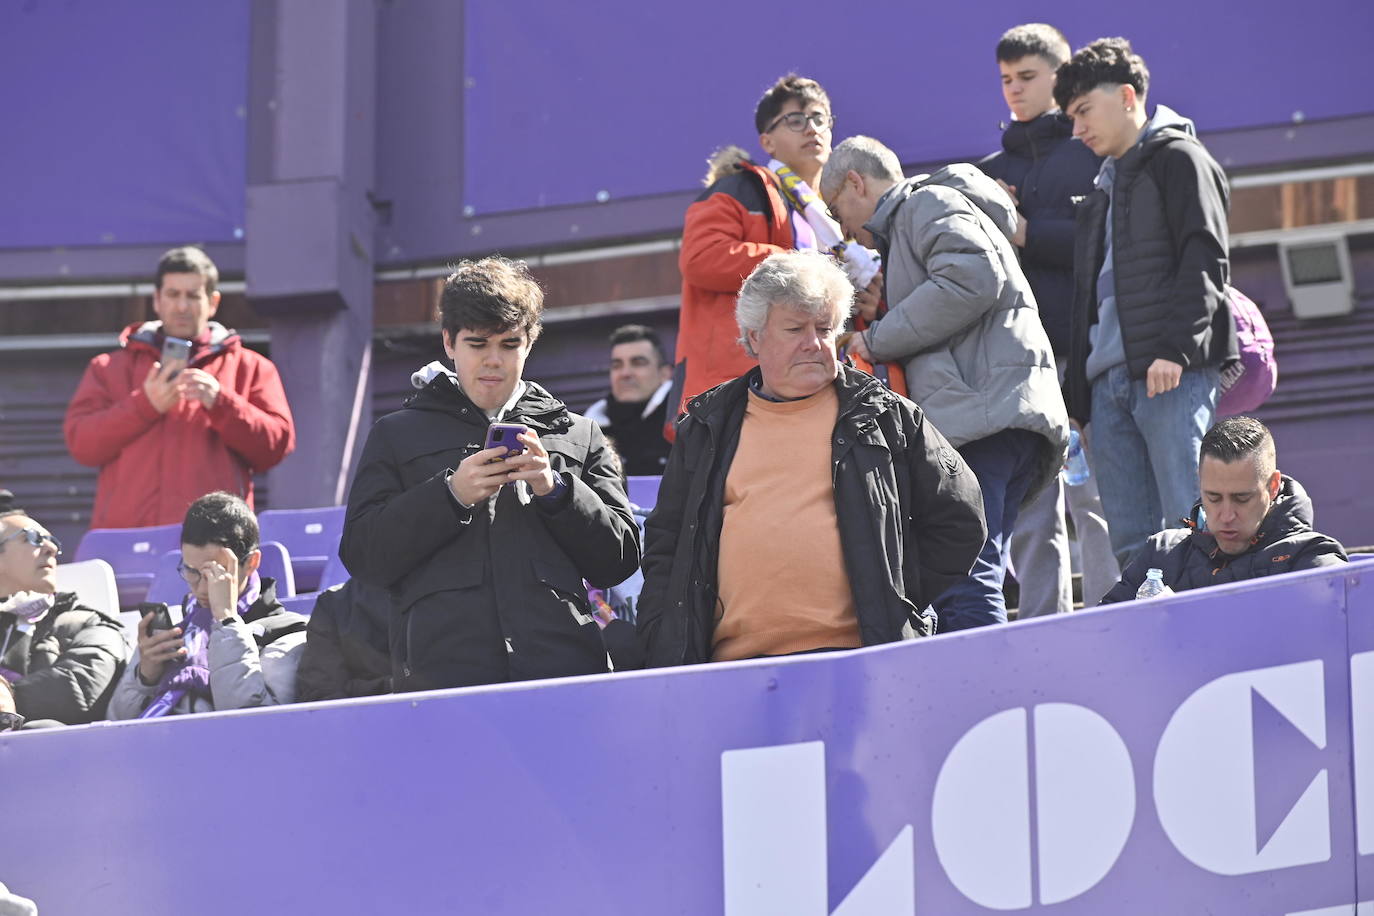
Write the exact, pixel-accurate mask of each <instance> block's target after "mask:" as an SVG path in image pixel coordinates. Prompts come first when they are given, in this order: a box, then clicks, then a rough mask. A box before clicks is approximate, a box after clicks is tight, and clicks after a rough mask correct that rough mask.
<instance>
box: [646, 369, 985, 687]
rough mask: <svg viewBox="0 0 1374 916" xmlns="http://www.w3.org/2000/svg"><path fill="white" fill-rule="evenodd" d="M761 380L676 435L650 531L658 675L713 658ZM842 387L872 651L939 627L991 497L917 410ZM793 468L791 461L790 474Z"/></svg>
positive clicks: (735, 390)
mask: <svg viewBox="0 0 1374 916" xmlns="http://www.w3.org/2000/svg"><path fill="white" fill-rule="evenodd" d="M758 377H759V370H758V369H753V370H751V371H750V372H749V373H748V374H747V375H743V376H741V377H739V378H737V379H734V380H733V381H730V382H726V383H725V384H724V385H721V386H719V387H717V388H714V389H712V390H711V391H708V392H706V393H705V394H702V395H699V396H698V397H695V398H693V399H692V401H691V404H690V405H689V407H688V410H687V415H686V417H684V418H683V420H682V421H681V422H680V423H679V425H678V429H677V441H676V443H675V444H674V445H673V451H672V453H671V454H670V455H669V457H668V468H667V470H666V471H664V475H663V483H662V485H661V486H660V487H659V491H658V504H657V506H655V508H654V511H653V514H652V515H650V516H649V519H648V522H647V523H646V525H645V543H646V548H645V554H644V588H643V590H642V591H641V592H640V595H639V612H638V616H637V621H636V622H637V626H638V629H639V634H640V638H641V640H642V642H643V643H644V646H645V649H646V652H647V656H648V664H649V665H650V666H655V667H656V666H664V665H681V664H694V663H698V662H708V661H710V660H711V651H712V645H713V640H712V635H713V632H714V629H715V610H716V587H717V578H716V575H717V567H718V560H719V549H720V532H721V525H722V524H723V521H724V515H725V509H724V492H725V479H726V476H727V475H728V474H729V471H730V464H731V462H732V461H733V460H734V456H735V451H736V449H737V448H738V446H739V437H740V428H741V426H742V424H743V422H744V411H745V406H746V404H747V402H748V390H749V384H750V382H751V381H752V380H754V379H757V378H758ZM835 388H836V393H837V394H838V396H839V416H838V417H837V419H836V421H835V430H834V438H833V440H832V443H831V462H832V464H831V473H832V476H833V480H834V486H835V513H836V517H837V520H838V522H839V530H840V543H841V546H842V548H843V552H844V558H843V559H844V564H845V568H846V571H847V572H848V574H849V582H850V586H851V587H852V588H853V590H854V603H855V606H856V607H857V608H858V614H859V633H860V636H861V637H862V639H863V642H864V645H874V644H877V643H885V642H894V641H896V640H898V639H902V638H904V637H908V636H925V635H929V633H930V632H931V631H932V630H933V618H928V617H923V616H922V614H921V610H920V609H921V608H924V607H925V606H926V605H927V604H929V603H930V601H931V600H933V599H934V598H935V597H936V596H937V595H939V594H940V593H941V592H943V591H944V590H945V589H946V588H948V587H949V586H950V585H952V584H953V583H954V582H956V581H958V580H959V579H960V578H962V577H963V576H965V575H967V574H968V571H969V568H970V567H971V566H972V565H973V561H974V560H975V559H976V558H977V556H978V551H979V550H981V549H982V546H983V542H984V541H985V540H986V539H987V526H986V524H985V523H984V521H983V494H982V491H981V490H980V489H979V488H978V481H977V478H975V477H974V476H973V472H972V471H970V470H969V468H968V465H966V464H965V463H964V460H963V459H962V458H961V457H959V453H958V452H956V451H955V450H954V448H953V447H952V446H950V444H949V443H948V442H947V441H946V440H945V437H944V436H942V435H940V433H939V431H938V430H937V429H935V427H934V426H933V425H932V424H930V423H928V422H926V419H925V416H924V415H923V414H922V413H921V409H920V408H919V407H917V406H916V405H915V404H913V403H912V402H911V401H908V400H906V399H905V398H902V397H899V396H897V395H895V394H893V393H892V392H891V391H890V390H888V389H887V388H885V387H883V385H882V383H881V382H879V381H878V380H877V379H875V378H873V377H872V376H870V375H867V374H865V373H863V372H859V371H857V370H855V369H850V368H848V367H845V366H842V367H841V368H840V374H839V376H838V377H837V378H836V380H835ZM786 469H787V464H786V461H785V457H783V456H780V459H779V463H778V471H779V475H780V477H781V476H785V473H786ZM779 485H780V486H785V485H786V481H785V479H783V480H781V481H780V484H779ZM785 523H786V520H785V519H779V524H785ZM796 561H797V562H798V563H807V562H814V558H812V557H797V558H796Z"/></svg>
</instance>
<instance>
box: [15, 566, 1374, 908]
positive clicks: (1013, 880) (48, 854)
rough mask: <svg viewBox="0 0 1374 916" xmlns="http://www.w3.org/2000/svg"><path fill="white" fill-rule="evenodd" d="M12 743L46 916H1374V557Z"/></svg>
mask: <svg viewBox="0 0 1374 916" xmlns="http://www.w3.org/2000/svg"><path fill="white" fill-rule="evenodd" d="M0 773H3V774H4V777H5V778H4V785H5V787H6V788H5V789H4V790H3V792H4V796H3V798H4V806H5V814H6V818H7V821H8V823H10V824H11V825H12V828H13V829H10V830H7V831H5V832H4V834H3V835H0V880H3V881H5V882H6V883H7V884H8V885H9V886H10V888H11V889H13V890H14V891H15V892H17V893H21V894H25V895H28V896H31V897H33V898H35V899H36V900H37V901H38V904H39V908H40V911H41V912H42V913H43V914H44V916H74V914H87V913H96V912H98V913H102V914H112V916H113V914H123V913H129V914H133V913H138V914H140V916H159V914H164V913H166V914H173V913H182V912H185V911H186V909H187V906H188V902H194V908H195V910H196V911H197V912H198V913H203V914H205V916H216V914H230V913H241V912H255V913H288V912H307V913H326V912H337V913H354V912H368V913H379V912H381V913H417V914H419V913H457V912H466V913H482V914H484V916H500V914H530V913H665V914H666V913H683V914H693V916H701V914H709V913H721V912H724V913H726V914H730V916H743V914H750V916H753V914H761V913H779V914H782V913H786V914H788V916H807V914H811V916H825V914H827V913H833V914H836V916H879V914H881V916H905V914H910V916H915V914H940V916H958V914H979V913H992V912H1007V911H1012V912H1030V913H1046V914H1049V913H1056V914H1065V916H1077V914H1083V916H1089V914H1091V916H1101V914H1103V913H1112V914H1122V916H1125V914H1149V916H1155V914H1159V913H1213V914H1221V916H1232V914H1234V916H1255V914H1272V916H1284V914H1288V916H1293V914H1299V913H1309V912H1310V911H1319V912H1321V913H1322V914H1326V916H1335V914H1339V913H1347V914H1353V913H1354V912H1355V909H1354V905H1355V903H1356V902H1357V901H1371V900H1374V563H1371V562H1366V563H1362V564H1360V565H1355V566H1351V567H1348V568H1342V569H1337V570H1322V571H1313V572H1310V573H1300V574H1296V575H1293V576H1287V577H1283V578H1281V579H1271V580H1266V581H1260V582H1253V583H1247V584H1241V585H1238V586H1229V587H1223V588H1217V589H1208V590H1203V591H1195V592H1188V593H1186V594H1184V595H1181V596H1178V597H1176V598H1173V599H1164V600H1158V601H1154V602H1148V603H1139V604H1131V605H1123V606H1117V607H1114V608H1110V609H1105V610H1097V611H1088V612H1083V613H1080V614H1075V615H1072V616H1065V617H1061V618H1057V619H1048V620H1039V621H1034V622H1029V623H1023V624H1015V625H1011V626H1005V627H997V628H989V629H987V630H982V631H976V632H972V633H966V634H954V635H951V636H943V637H937V638H935V639H933V640H929V641H924V642H920V643H915V644H912V643H907V644H901V645H896V646H888V647H880V648H876V649H870V650H860V651H857V652H852V653H843V654H835V655H825V656H812V657H803V658H795V659H789V660H783V661H774V662H747V663H739V664H728V665H715V666H704V667H700V668H696V669H692V670H667V671H652V672H642V673H635V674H622V675H609V676H603V677H595V678H581V679H575V680H568V681H564V682H561V683H547V682H546V683H539V684H522V685H514V686H506V687H493V688H478V689H468V690H457V691H443V692H435V693H429V694H414V695H408V696H398V697H391V698H377V699H374V700H368V701H352V702H339V703H333V704H313V705H309V706H300V707H285V708H278V709H272V710H260V711H250V712H237V713H222V714H214V715H208V716H200V717H194V718H191V717H187V718H180V719H170V720H163V721H147V722H130V723H117V724H101V725H93V726H83V727H78V728H70V729H65V730H57V731H52V732H47V733H44V732H33V733H21V734H8V735H0ZM40 787H52V788H53V789H54V790H55V791H47V790H44V791H37V789H39V788H40ZM1357 824H1358V826H1357ZM1326 908H1331V909H1329V910H1328V909H1326ZM1360 912H1361V913H1363V912H1364V910H1363V909H1361V910H1360Z"/></svg>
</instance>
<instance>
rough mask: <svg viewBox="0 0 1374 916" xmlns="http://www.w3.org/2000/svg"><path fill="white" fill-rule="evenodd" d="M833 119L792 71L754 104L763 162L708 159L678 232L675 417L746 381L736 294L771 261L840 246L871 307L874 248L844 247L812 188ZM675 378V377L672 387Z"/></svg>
mask: <svg viewBox="0 0 1374 916" xmlns="http://www.w3.org/2000/svg"><path fill="white" fill-rule="evenodd" d="M834 123H835V116H834V115H833V114H832V113H831V109H830V97H829V96H828V95H826V93H825V90H824V89H823V88H821V84H820V83H818V82H816V81H815V80H812V79H806V78H805V77H801V76H798V75H796V74H795V73H789V74H787V75H786V76H784V77H782V78H781V79H779V80H778V81H777V82H776V83H774V84H773V85H772V86H770V87H768V91H767V92H765V93H764V94H763V98H761V99H759V103H758V106H757V107H756V108H755V109H754V127H755V129H756V130H757V131H758V133H759V146H760V147H762V149H763V151H764V153H766V154H767V155H768V157H769V161H768V163H767V166H766V167H765V166H761V165H757V164H755V163H753V162H751V161H750V160H749V157H748V155H747V154H746V153H745V152H744V150H742V149H740V148H739V147H737V146H729V147H725V148H724V149H722V150H720V151H718V152H717V153H716V154H715V155H714V156H712V157H711V160H710V170H709V172H708V173H707V175H706V181H705V184H706V190H705V191H703V192H702V193H701V196H700V197H698V198H697V199H696V201H694V202H693V203H692V205H691V206H689V207H688V208H687V217H686V221H685V222H684V224H683V227H682V251H681V253H680V254H679V256H678V267H679V269H680V270H681V271H682V310H681V314H680V316H679V319H678V336H677V369H676V376H677V377H678V380H679V381H680V384H681V397H680V398H678V399H677V404H675V405H674V408H675V409H674V413H673V417H670V418H669V419H670V420H671V419H673V418H674V417H676V416H677V415H678V414H679V413H681V412H682V411H683V410H685V409H686V405H687V402H688V401H689V400H691V398H693V397H695V396H696V395H698V394H701V393H702V392H703V391H706V390H708V389H710V388H714V387H715V386H716V385H719V384H721V383H723V382H728V381H730V380H731V379H733V378H736V377H737V376H740V375H743V374H744V373H746V372H748V371H749V370H750V369H752V368H753V367H754V366H755V365H757V360H755V359H754V358H753V357H751V356H750V355H749V354H748V353H746V352H745V351H744V348H743V347H741V346H740V345H739V341H738V339H737V338H738V337H739V330H738V328H737V327H736V326H735V296H736V295H737V294H738V293H739V288H740V284H742V283H743V282H744V278H745V277H747V276H749V274H750V272H751V271H752V270H753V269H754V268H755V267H757V266H758V265H759V264H761V263H762V262H763V261H764V260H765V259H766V258H767V257H768V256H769V255H772V254H776V253H778V252H780V251H789V250H792V249H799V250H805V249H820V250H830V249H836V248H838V249H839V252H840V253H841V254H842V257H843V258H844V261H845V269H846V273H847V274H848V275H849V278H850V282H851V283H852V284H854V286H855V288H856V289H858V290H860V294H859V298H858V301H857V303H856V304H857V305H858V306H859V307H860V308H861V309H863V308H868V309H872V308H875V307H876V305H877V291H878V289H879V285H880V282H879V281H878V279H877V270H878V266H877V264H876V262H875V261H874V260H873V258H872V255H871V252H864V251H863V250H862V249H861V248H859V246H857V245H850V246H846V245H844V244H843V239H842V238H841V237H840V235H839V233H838V231H837V230H838V227H837V226H835V224H834V220H833V219H831V218H830V217H829V215H828V214H827V213H826V212H825V207H823V206H821V204H820V201H819V199H818V197H817V194H816V192H815V191H814V190H813V189H814V188H816V187H817V182H818V181H819V179H820V174H821V166H823V165H825V160H826V158H827V157H829V155H830V130H831V127H832V126H833V125H834ZM677 384H678V382H677V381H675V385H674V387H675V389H676V387H677Z"/></svg>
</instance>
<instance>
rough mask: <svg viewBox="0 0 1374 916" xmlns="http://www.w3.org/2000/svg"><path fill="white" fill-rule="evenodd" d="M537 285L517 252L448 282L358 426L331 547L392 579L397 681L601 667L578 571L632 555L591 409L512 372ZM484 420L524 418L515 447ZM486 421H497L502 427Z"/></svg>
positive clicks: (630, 563) (609, 573) (374, 578)
mask: <svg viewBox="0 0 1374 916" xmlns="http://www.w3.org/2000/svg"><path fill="white" fill-rule="evenodd" d="M543 300H544V294H543V291H542V290H541V289H540V288H539V285H538V284H537V283H536V282H535V281H534V279H533V277H531V276H530V275H529V272H528V270H527V269H526V267H525V265H524V264H523V263H521V262H515V261H509V260H507V259H505V258H500V257H492V258H485V259H483V260H481V261H464V262H462V263H461V264H459V266H458V269H457V270H456V271H455V272H454V273H453V274H452V275H451V276H450V277H449V278H448V280H447V281H445V283H444V291H443V295H442V297H441V299H440V304H439V311H440V321H441V324H442V334H443V343H444V352H445V353H446V354H447V355H448V357H449V359H450V360H452V364H453V368H452V369H449V368H448V366H447V365H444V364H443V363H440V362H437V361H436V362H434V363H431V364H429V365H428V366H426V367H424V368H423V369H421V370H419V371H418V372H416V373H415V374H414V376H412V382H413V383H414V384H415V386H416V387H417V388H419V389H420V390H419V392H418V393H416V394H415V395H414V396H413V397H411V398H410V399H409V400H407V401H406V403H405V406H404V407H403V408H402V409H401V410H399V411H397V412H395V413H392V414H389V415H388V416H385V417H383V418H382V419H381V420H379V421H378V422H377V423H376V425H375V426H373V428H372V432H371V434H370V435H369V436H368V440H367V445H366V447H365V448H364V450H363V457H362V461H361V462H360V465H359V468H358V474H357V477H356V478H355V479H354V481H353V487H352V490H351V491H350V493H349V499H348V517H347V520H346V522H345V523H344V532H343V538H342V541H341V542H340V545H339V556H340V557H341V558H342V559H343V561H344V563H345V565H347V567H348V569H349V571H350V572H351V573H352V574H353V575H354V576H355V577H356V578H358V579H361V580H363V581H364V582H368V583H371V584H373V585H376V586H379V587H384V588H387V589H389V590H390V592H391V595H392V613H393V618H392V628H391V657H392V678H393V685H394V688H395V690H396V691H398V692H401V691H410V690H431V689H436V688H441V687H459V686H467V685H471V684H488V683H497V682H503V681H517V680H525V679H531V678H543V677H561V676H566V675H575V674H592V673H596V672H604V671H606V670H608V665H607V657H606V649H605V647H604V645H603V643H602V640H601V635H600V630H599V628H598V627H597V624H596V622H595V621H594V619H593V617H592V614H591V608H590V607H589V605H588V602H587V595H586V588H585V586H584V585H583V581H582V580H583V579H586V580H587V581H588V582H590V583H591V584H593V585H595V586H601V587H609V586H612V585H615V584H617V583H619V582H621V581H622V580H624V579H625V578H627V577H629V576H630V574H631V573H633V572H634V570H635V569H636V568H637V567H638V565H639V533H638V528H637V527H636V525H635V522H634V518H633V516H632V515H631V513H630V506H629V502H628V500H627V499H626V496H625V489H624V486H623V484H622V483H621V479H620V470H619V463H618V462H617V460H616V458H615V456H614V454H613V453H612V452H611V450H610V449H609V447H608V446H607V444H606V440H605V437H604V436H603V435H602V433H601V430H600V429H599V428H598V427H597V425H596V424H595V423H593V422H592V421H590V420H588V419H587V418H586V417H583V416H580V415H578V414H575V413H572V412H571V411H569V410H568V408H567V407H566V406H565V405H564V404H563V403H562V402H561V401H559V400H557V399H556V398H554V397H553V396H552V395H551V394H549V393H548V392H547V391H546V390H544V389H543V388H542V387H540V386H539V385H537V384H535V383H533V382H529V381H526V380H525V379H524V378H523V374H524V368H525V360H526V358H527V357H528V356H529V353H530V349H531V348H532V347H533V346H534V341H535V340H536V339H537V338H538V336H539V331H540V314H541V312H542V310H543ZM493 424H519V425H521V426H523V427H524V429H523V430H522V431H516V432H515V439H514V443H516V446H515V447H522V448H523V450H521V451H514V448H512V441H511V440H510V439H509V438H503V439H501V440H499V441H498V440H497V439H496V438H495V437H494V436H493V435H492V430H491V427H492V425H493ZM498 431H499V428H498Z"/></svg>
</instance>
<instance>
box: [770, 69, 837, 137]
mask: <svg viewBox="0 0 1374 916" xmlns="http://www.w3.org/2000/svg"><path fill="white" fill-rule="evenodd" d="M791 101H796V103H797V104H799V105H801V106H802V107H803V108H805V107H806V103H807V102H820V103H821V104H822V105H824V106H825V110H826V111H830V96H828V95H826V94H825V90H824V89H822V88H821V84H820V83H818V82H816V81H815V80H813V79H807V78H806V77H804V76H798V75H797V74H795V73H788V74H786V75H785V76H782V77H780V78H779V79H778V81H777V82H776V83H774V84H773V85H771V86H769V87H768V91H766V92H765V93H764V94H763V98H761V99H759V104H758V107H756V108H755V109H754V127H755V128H756V129H757V130H758V132H759V133H763V132H764V131H766V130H767V129H768V125H769V124H772V123H773V121H774V120H775V119H776V118H777V116H778V112H780V111H782V109H783V107H784V106H786V105H787V103H788V102H791ZM831 113H832V114H833V113H834V112H831Z"/></svg>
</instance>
